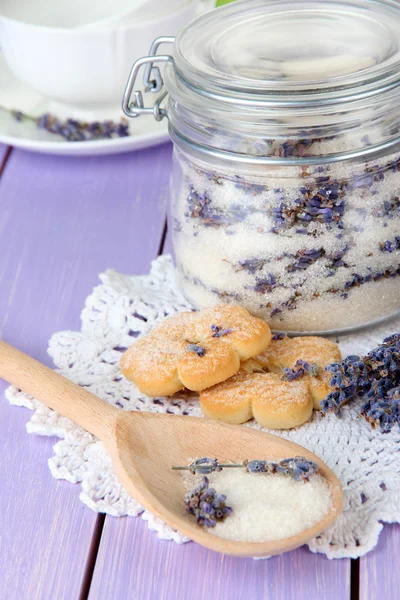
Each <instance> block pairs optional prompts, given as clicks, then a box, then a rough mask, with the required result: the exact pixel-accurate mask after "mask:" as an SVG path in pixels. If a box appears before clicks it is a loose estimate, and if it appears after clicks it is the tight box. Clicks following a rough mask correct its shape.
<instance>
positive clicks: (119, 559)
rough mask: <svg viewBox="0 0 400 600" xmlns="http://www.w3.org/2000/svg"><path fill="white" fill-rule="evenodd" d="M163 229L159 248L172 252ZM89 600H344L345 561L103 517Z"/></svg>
mask: <svg viewBox="0 0 400 600" xmlns="http://www.w3.org/2000/svg"><path fill="white" fill-rule="evenodd" d="M171 250H172V244H171V238H170V234H169V232H168V234H167V238H166V242H165V246H164V251H165V252H171ZM89 598H90V600H108V599H109V598H113V599H114V600H125V599H126V600H128V599H130V598H138V599H139V598H140V600H177V599H178V598H179V600H187V599H189V598H190V600H209V599H210V598H215V599H216V600H243V598H249V599H251V600H348V599H349V598H350V561H349V560H335V561H330V560H328V559H327V558H326V557H324V556H322V555H315V554H312V553H311V552H310V551H309V550H308V549H306V548H300V549H299V550H296V551H294V552H291V553H289V554H285V555H283V556H278V557H274V558H271V559H269V560H267V561H254V560H251V559H237V558H232V557H224V556H222V555H218V554H215V553H213V552H210V551H208V550H205V549H204V548H202V547H200V546H198V545H196V544H194V543H190V544H185V545H182V546H178V545H177V544H175V543H174V542H165V541H160V540H158V538H157V535H156V533H154V532H150V531H148V529H147V524H146V523H143V522H142V521H141V520H139V519H132V518H131V519H119V520H116V519H109V518H107V519H106V522H105V526H104V529H103V535H102V538H101V543H100V548H99V554H98V557H97V562H96V567H95V571H94V577H93V580H92V586H91V588H90V596H89Z"/></svg>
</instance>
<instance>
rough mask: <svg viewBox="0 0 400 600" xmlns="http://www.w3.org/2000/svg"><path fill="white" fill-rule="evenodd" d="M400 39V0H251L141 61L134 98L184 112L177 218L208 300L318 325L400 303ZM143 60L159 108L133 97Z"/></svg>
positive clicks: (176, 228) (186, 262)
mask: <svg viewBox="0 0 400 600" xmlns="http://www.w3.org/2000/svg"><path fill="white" fill-rule="evenodd" d="M165 42H172V44H173V46H172V51H171V53H170V54H166V55H158V54H157V50H158V46H159V45H160V44H162V43H165ZM399 43H400V5H399V4H398V3H397V2H394V1H393V2H392V1H391V0H382V1H380V2H375V1H374V0H323V1H322V2H321V1H316V0H308V1H302V2H300V1H298V0H245V1H242V2H234V3H233V4H229V5H227V6H224V7H222V8H220V9H217V10H213V11H210V12H209V13H206V14H205V15H202V16H201V17H199V18H197V19H195V20H194V21H192V22H191V23H190V24H189V25H188V26H187V27H186V28H185V29H183V30H182V31H181V32H180V33H179V35H178V36H177V38H176V39H173V38H160V39H159V40H156V42H155V44H153V47H152V50H151V52H150V56H149V57H146V58H144V59H141V60H140V61H138V63H136V64H135V65H134V67H133V69H132V72H131V77H130V79H129V82H128V85H127V89H126V92H125V97H124V110H125V112H126V114H128V115H130V116H137V115H138V114H140V113H152V114H154V116H155V117H156V118H157V119H158V120H160V119H161V118H163V117H164V116H168V119H169V131H170V135H171V138H172V140H173V142H174V166H173V173H172V178H171V201H170V211H169V213H170V214H169V227H170V229H171V231H172V238H173V245H174V253H175V260H176V266H177V272H178V276H179V280H180V285H181V288H182V291H183V293H184V294H185V296H186V297H187V298H188V299H189V300H190V301H191V302H192V303H193V304H194V305H195V306H198V307H204V306H210V305H213V304H216V303H219V302H232V303H236V304H237V303H238V304H241V305H243V306H245V307H247V308H248V309H249V310H250V311H251V312H252V313H254V314H256V315H259V316H262V317H263V318H265V319H266V320H267V321H268V322H269V324H270V325H271V327H272V328H273V329H275V330H279V331H287V332H308V333H311V332H317V333H322V332H324V333H327V332H337V331H346V330H351V329H354V328H357V327H360V326H365V325H369V324H374V323H376V322H379V321H381V320H382V319H385V318H388V317H389V316H392V315H394V314H395V313H397V312H398V311H399V310H400V111H399V106H400V52H399ZM158 62H160V63H164V64H165V68H164V69H163V73H162V74H161V71H160V69H159V68H158V66H157V63H158ZM142 65H145V66H146V72H145V84H146V87H147V89H148V90H149V89H151V90H152V91H154V92H160V91H161V94H160V95H159V96H158V98H157V101H156V103H155V105H154V107H152V108H144V103H143V96H142V94H141V92H135V98H134V101H133V102H132V99H131V95H132V90H133V88H134V85H135V79H136V76H137V73H138V70H139V69H140V67H141V66H142ZM166 98H167V105H166V108H162V106H163V102H164V100H165V99H166Z"/></svg>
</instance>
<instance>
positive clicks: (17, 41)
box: [0, 0, 196, 108]
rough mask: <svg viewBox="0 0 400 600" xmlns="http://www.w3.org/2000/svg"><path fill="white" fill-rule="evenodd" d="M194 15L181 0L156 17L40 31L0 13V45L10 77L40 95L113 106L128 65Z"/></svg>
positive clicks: (192, 2) (84, 104) (39, 27)
mask: <svg viewBox="0 0 400 600" xmlns="http://www.w3.org/2000/svg"><path fill="white" fill-rule="evenodd" d="M183 1H184V0H183ZM32 2H33V0H32ZM31 4H32V3H31ZM54 4H56V3H54ZM195 12H196V2H195V0H187V2H186V3H185V4H184V5H183V6H181V7H180V8H178V9H177V10H175V11H174V12H172V13H170V14H167V15H163V16H162V17H154V18H151V19H149V20H139V21H138V22H137V23H132V22H129V23H128V24H126V25H125V26H123V25H122V24H121V23H120V22H118V23H116V24H115V23H113V24H112V25H110V26H109V27H104V26H103V27H101V28H99V29H96V28H95V27H88V28H86V27H79V26H76V27H69V28H62V27H50V26H43V25H37V24H30V23H24V22H23V17H21V20H16V19H15V18H10V17H9V16H3V15H1V14H0V46H1V50H2V52H3V55H4V57H5V59H6V61H7V63H8V65H9V67H10V68H11V70H12V71H13V72H14V74H15V75H16V76H17V77H18V78H19V79H21V80H22V81H23V82H24V83H26V84H28V85H29V86H31V87H32V88H34V89H35V90H36V91H38V92H39V93H41V94H43V95H44V96H47V97H48V98H51V99H52V100H56V101H58V102H61V103H63V104H69V105H73V106H76V107H81V108H89V106H93V107H94V108H96V107H97V108H100V107H106V106H112V105H114V106H115V104H116V103H118V104H119V103H120V102H121V98H122V95H123V91H124V88H125V84H126V81H127V78H128V75H129V71H130V68H131V66H132V64H133V63H134V62H135V61H136V60H137V59H138V58H140V57H141V56H144V55H147V53H148V51H149V48H150V45H151V43H152V42H153V40H154V38H156V37H158V36H161V35H165V36H174V35H176V34H177V33H178V31H179V30H180V29H181V28H182V27H183V26H184V25H186V23H188V22H189V21H190V20H191V19H192V18H193V17H194V16H195Z"/></svg>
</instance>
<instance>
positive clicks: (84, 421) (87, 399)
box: [0, 341, 118, 441]
mask: <svg viewBox="0 0 400 600" xmlns="http://www.w3.org/2000/svg"><path fill="white" fill-rule="evenodd" d="M0 377H1V378H3V379H5V380H6V381H8V382H10V383H12V384H13V385H15V386H16V387H18V388H19V389H21V390H23V391H24V392H26V393H27V394H31V395H32V396H34V398H37V400H40V401H41V402H44V404H46V405H47V406H49V407H50V408H53V409H54V410H56V411H57V412H59V413H60V414H62V415H63V416H64V417H67V418H68V419H71V421H74V423H77V425H80V426H81V427H84V429H86V430H87V431H89V432H90V433H93V434H94V435H96V436H97V437H99V438H101V439H102V440H104V441H107V439H109V438H110V437H112V431H113V424H114V423H115V420H116V417H117V414H118V409H116V408H114V407H113V406H111V405H110V404H107V402H104V401H103V400H100V398H97V396H94V395H93V394H91V393H90V392H88V391H87V390H85V389H84V388H81V387H80V386H79V385H76V384H75V383H72V381H69V380H68V379H66V378H65V377H62V376H61V375H59V374H58V373H56V372H55V371H53V370H52V369H49V368H48V367H45V366H44V365H42V364H41V363H40V362H38V361H37V360H35V359H34V358H31V357H30V356H28V355H27V354H24V353H23V352H20V351H19V350H17V349H16V348H13V347H12V346H10V345H9V344H6V343H5V342H2V341H0Z"/></svg>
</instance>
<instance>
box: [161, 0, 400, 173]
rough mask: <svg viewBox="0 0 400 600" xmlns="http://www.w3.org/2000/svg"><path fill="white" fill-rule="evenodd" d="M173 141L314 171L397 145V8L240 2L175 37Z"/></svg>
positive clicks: (168, 80)
mask: <svg viewBox="0 0 400 600" xmlns="http://www.w3.org/2000/svg"><path fill="white" fill-rule="evenodd" d="M164 80H165V86H166V90H167V91H168V94H169V101H168V117H169V121H170V132H171V135H172V137H173V139H174V140H176V139H178V138H179V139H180V141H181V142H182V143H185V144H186V145H187V146H192V147H196V148H197V149H201V151H203V152H205V151H209V152H211V153H213V154H214V155H215V154H216V153H218V155H219V156H220V157H222V156H223V155H224V156H225V158H227V159H228V160H230V159H231V158H232V157H233V155H234V156H235V157H236V158H235V160H237V159H238V157H239V158H240V160H242V161H244V162H249V161H252V160H253V159H254V158H255V159H256V160H257V161H259V162H262V163H271V162H274V163H276V162H286V163H287V162H290V163H291V164H311V163H318V162H333V161H341V160H350V159H353V158H357V157H360V156H365V155H369V156H373V155H375V154H377V153H382V152H387V151H388V149H389V148H394V147H396V148H397V146H398V145H400V111H399V104H400V3H399V2H397V1H395V0H242V1H240V0H239V1H237V2H234V3H232V4H229V5H226V6H224V7H222V8H219V9H216V10H212V11H210V12H209V13H206V14H204V15H202V16H201V17H199V18H197V19H195V20H194V21H192V22H191V23H189V24H188V25H187V26H186V27H185V28H184V29H183V30H182V31H181V32H180V33H179V34H178V36H177V38H176V40H175V43H174V49H173V57H172V59H171V60H170V61H168V63H167V65H166V68H165V71H164Z"/></svg>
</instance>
